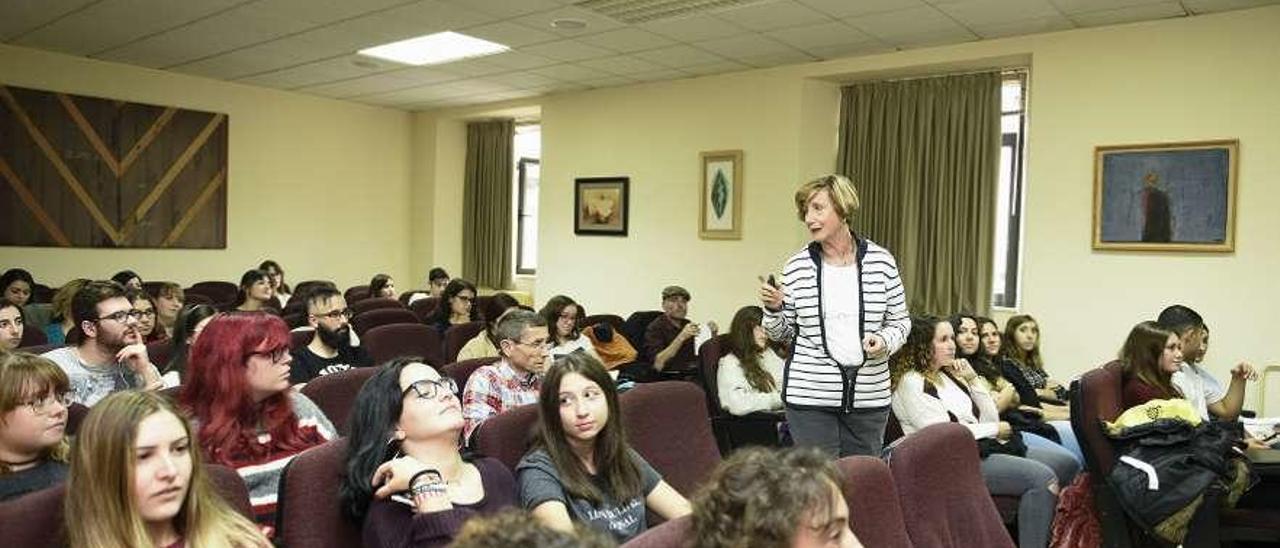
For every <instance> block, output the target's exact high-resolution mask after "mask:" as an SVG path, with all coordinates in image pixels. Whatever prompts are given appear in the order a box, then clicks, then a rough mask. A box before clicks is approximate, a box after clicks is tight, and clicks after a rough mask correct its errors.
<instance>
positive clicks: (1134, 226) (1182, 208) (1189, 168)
mask: <svg viewBox="0 0 1280 548" xmlns="http://www.w3.org/2000/svg"><path fill="white" fill-rule="evenodd" d="M1239 146H1240V143H1239V141H1238V140H1235V139H1223V140H1213V141H1190V142H1179V143H1152V144H1138V145H1109V146H1098V147H1095V148H1094V155H1093V173H1094V175H1093V249H1097V250H1120V251H1177V252H1218V253H1230V252H1232V251H1235V216H1236V215H1235V214H1236V171H1237V164H1238V162H1239Z"/></svg>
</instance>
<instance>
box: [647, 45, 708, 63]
mask: <svg viewBox="0 0 1280 548" xmlns="http://www.w3.org/2000/svg"><path fill="white" fill-rule="evenodd" d="M632 55H633V56H634V57H639V58H641V59H644V60H645V61H649V62H652V63H657V64H659V65H662V66H664V67H672V68H680V67H688V66H693V65H706V64H709V63H716V62H720V61H724V58H723V57H720V56H719V55H716V54H714V53H711V52H709V51H706V50H703V49H699V48H695V47H693V46H686V45H679V46H671V47H669V48H662V49H655V50H649V51H642V52H640V53H634V54H632Z"/></svg>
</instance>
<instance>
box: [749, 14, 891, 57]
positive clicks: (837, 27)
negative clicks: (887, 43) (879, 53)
mask: <svg viewBox="0 0 1280 548" xmlns="http://www.w3.org/2000/svg"><path fill="white" fill-rule="evenodd" d="M765 35H766V36H769V37H770V38H774V39H776V40H778V41H779V42H782V43H784V44H787V45H790V46H792V47H795V48H797V49H801V50H805V51H808V50H810V49H812V48H819V47H827V46H836V45H841V44H858V43H865V42H874V41H876V39H875V38H874V37H872V36H870V35H868V34H866V33H864V32H862V31H860V30H858V29H855V28H853V27H851V26H849V25H847V24H845V23H842V22H840V21H830V22H826V23H819V24H817V25H807V26H803V27H794V28H789V29H782V30H775V31H770V32H766V33H765Z"/></svg>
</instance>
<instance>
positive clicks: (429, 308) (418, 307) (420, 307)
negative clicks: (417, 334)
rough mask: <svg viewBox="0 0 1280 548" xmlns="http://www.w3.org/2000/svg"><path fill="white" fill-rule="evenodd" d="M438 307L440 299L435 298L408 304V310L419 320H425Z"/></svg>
mask: <svg viewBox="0 0 1280 548" xmlns="http://www.w3.org/2000/svg"><path fill="white" fill-rule="evenodd" d="M439 305H440V299H437V298H435V297H423V298H421V299H418V300H416V301H413V302H412V303H409V310H411V311H413V313H414V314H417V315H418V317H419V318H422V319H423V320H426V319H427V317H428V316H430V315H431V313H432V312H434V311H435V309H436V307H437V306H439Z"/></svg>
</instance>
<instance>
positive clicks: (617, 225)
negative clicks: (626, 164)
mask: <svg viewBox="0 0 1280 548" xmlns="http://www.w3.org/2000/svg"><path fill="white" fill-rule="evenodd" d="M630 182H631V179H630V178H628V177H585V178H579V179H574V181H573V184H574V193H573V233H574V234H586V235H599V236H626V235H627V222H628V221H629V216H630V215H629V213H628V207H630V203H629V202H630V199H629V197H628V195H627V190H628V189H627V187H628V186H629V185H630Z"/></svg>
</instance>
